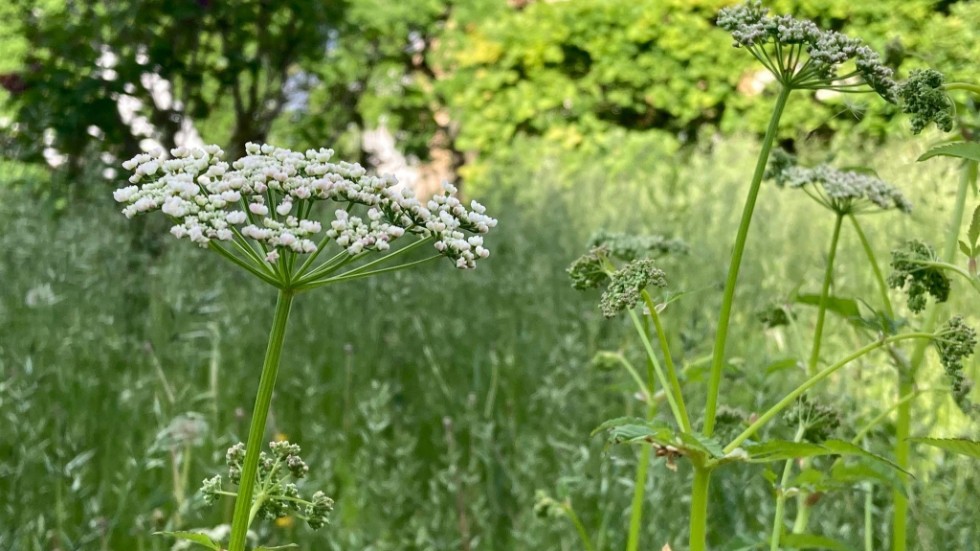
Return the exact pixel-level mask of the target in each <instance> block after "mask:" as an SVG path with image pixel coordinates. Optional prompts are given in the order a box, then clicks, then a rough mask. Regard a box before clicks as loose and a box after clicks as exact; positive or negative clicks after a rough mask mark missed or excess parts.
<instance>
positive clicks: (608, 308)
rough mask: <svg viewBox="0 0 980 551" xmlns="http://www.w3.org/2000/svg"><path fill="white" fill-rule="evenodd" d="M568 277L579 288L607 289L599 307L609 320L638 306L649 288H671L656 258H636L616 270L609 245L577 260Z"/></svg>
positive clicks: (570, 267) (604, 290)
mask: <svg viewBox="0 0 980 551" xmlns="http://www.w3.org/2000/svg"><path fill="white" fill-rule="evenodd" d="M568 276H569V277H570V278H571V280H572V287H574V288H576V289H582V290H584V289H597V288H602V287H604V289H603V292H602V297H601V298H600V300H599V308H600V310H602V314H603V315H604V316H605V317H607V318H611V317H614V316H615V315H616V314H618V313H620V312H622V311H624V310H630V309H632V308H633V307H635V306H636V304H637V303H638V302H639V301H640V300H641V298H642V293H643V291H644V290H646V288H647V287H650V286H654V287H666V286H667V277H666V275H665V274H664V272H663V270H661V269H659V268H657V267H656V265H655V264H654V261H653V260H652V259H650V258H639V259H635V260H632V261H631V262H628V263H626V264H625V265H624V266H623V267H622V268H620V269H616V268H615V266H614V265H613V263H612V261H611V260H610V254H609V249H608V248H607V247H606V246H601V247H595V248H593V249H592V250H591V251H589V252H588V253H586V254H584V255H582V256H581V257H579V258H578V259H576V260H575V262H573V263H572V265H571V266H569V268H568Z"/></svg>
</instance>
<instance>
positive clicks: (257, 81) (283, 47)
mask: <svg viewBox="0 0 980 551" xmlns="http://www.w3.org/2000/svg"><path fill="white" fill-rule="evenodd" d="M729 3H730V2H727V1H722V0H696V1H686V0H668V1H661V0H575V1H570V2H547V1H533V0H524V1H510V2H484V1H480V0H404V1H400V2H386V1H381V0H347V1H331V2H318V1H313V0H290V1H285V2H272V1H265V0H261V1H260V0H249V1H243V2H227V1H220V0H179V1H176V2H170V1H162V0H129V1H113V2H75V1H66V0H17V1H14V2H11V3H8V4H5V5H4V6H3V7H0V15H2V17H3V20H4V21H6V22H7V23H5V25H4V26H3V28H0V41H2V42H0V44H2V49H3V51H4V52H5V53H6V55H5V56H4V58H3V59H2V60H0V85H2V87H3V89H4V91H2V92H0V97H2V102H3V108H2V109H3V111H2V112H3V113H5V116H4V117H3V119H2V134H0V140H2V141H0V144H2V147H3V150H2V151H3V154H4V156H6V157H8V158H15V159H19V160H21V161H24V162H27V163H42V162H45V155H44V151H45V149H48V151H49V154H48V157H47V162H48V163H51V158H52V155H53V154H55V153H57V154H58V155H59V157H57V158H59V159H62V160H63V161H64V163H63V164H61V165H60V166H62V167H63V168H64V172H65V173H67V174H68V175H69V176H77V175H78V174H80V173H83V172H84V171H86V170H90V171H93V172H98V171H100V170H101V169H102V168H103V167H104V166H106V165H115V164H116V163H117V162H118V160H119V159H121V158H124V157H129V156H131V155H133V154H135V153H136V152H138V151H139V150H140V149H141V147H142V148H146V147H148V146H149V145H150V144H151V142H146V141H144V142H143V144H142V146H141V141H143V140H147V139H151V140H152V141H153V142H152V143H156V144H159V145H162V146H164V147H167V148H170V147H173V145H174V144H175V142H177V141H179V140H182V139H187V138H188V136H193V135H195V134H200V135H201V138H202V139H203V140H204V141H206V142H217V143H220V144H223V145H224V146H225V147H226V149H227V150H229V151H230V153H231V154H232V155H233V156H234V155H237V154H239V153H240V152H241V151H242V150H243V147H244V144H245V143H246V142H247V141H250V140H251V141H264V140H267V139H271V140H273V141H276V142H278V143H282V144H283V145H287V146H291V147H300V148H302V147H309V146H314V145H316V146H319V145H330V146H332V147H335V148H337V149H339V150H340V151H341V152H342V153H344V154H345V155H348V156H352V157H354V158H358V159H360V160H361V161H362V163H364V164H371V163H372V158H371V156H370V155H369V154H368V152H367V151H366V149H365V147H364V140H363V135H364V132H365V131H370V130H372V129H375V128H378V127H380V126H383V127H385V128H386V129H387V130H388V131H390V132H391V133H392V134H393V135H394V137H395V140H396V145H397V148H398V149H399V150H400V152H401V153H402V154H404V155H406V156H407V157H408V159H409V161H410V162H411V161H412V160H413V159H418V160H419V161H421V162H426V161H429V160H432V159H437V160H439V161H440V163H441V172H440V175H441V176H443V177H456V176H459V175H463V176H467V177H469V178H470V179H471V180H475V181H477V182H479V181H480V180H481V178H482V177H483V176H485V174H486V172H485V167H486V166H487V165H486V162H485V161H487V160H488V159H492V158H494V157H495V156H498V155H505V156H506V155H508V154H509V150H510V149H511V148H513V147H514V144H515V140H517V141H519V142H521V143H522V144H524V145H522V148H524V147H527V146H528V143H529V142H527V139H531V143H533V144H534V145H533V146H534V147H538V148H543V149H546V150H549V151H559V152H560V151H578V152H581V151H582V150H585V151H590V150H591V151H597V152H601V151H607V150H608V148H611V147H616V144H618V143H620V142H621V141H622V140H623V139H626V140H630V139H632V138H627V137H625V135H624V134H623V133H624V132H626V133H633V132H641V133H644V135H645V136H646V137H645V138H642V139H643V140H653V141H654V142H655V143H657V144H660V145H663V146H665V151H668V152H669V151H671V150H673V149H675V148H676V147H677V146H678V145H680V144H684V143H692V142H695V141H697V140H698V139H699V137H701V136H705V135H711V134H716V133H718V132H721V133H726V134H727V133H733V132H744V131H751V132H756V131H758V129H759V128H760V127H761V126H760V120H761V118H762V117H764V116H765V115H764V113H763V111H764V109H765V107H760V106H764V105H766V102H759V101H756V100H755V99H754V96H756V95H759V94H764V93H766V87H765V85H766V82H765V81H764V80H762V73H759V72H757V69H756V68H755V66H754V65H753V63H752V60H751V58H750V56H744V55H740V54H741V52H739V51H737V50H735V49H733V48H731V47H729V46H730V39H729V38H728V36H727V34H726V33H724V32H721V31H719V30H718V29H715V28H714V17H715V14H716V13H717V11H718V9H719V8H720V7H722V6H724V5H726V4H729ZM772 7H773V9H775V10H778V11H786V12H792V13H796V14H799V15H801V16H806V17H810V18H813V19H815V20H816V21H817V22H818V23H820V24H821V25H823V26H826V27H831V28H836V29H841V30H845V31H846V30H847V28H848V27H855V28H860V29H861V30H862V32H863V36H864V38H865V39H866V40H867V41H868V42H870V43H871V44H872V46H874V47H876V48H878V49H879V50H881V51H885V52H887V54H888V60H889V62H890V63H891V64H893V65H895V66H900V69H901V71H902V72H904V71H905V70H907V69H908V68H912V67H916V66H922V65H941V66H943V67H944V68H945V70H946V71H947V73H949V74H951V75H952V76H953V77H954V78H955V76H956V73H957V71H958V70H966V69H965V68H966V64H967V63H968V62H969V61H970V60H973V59H976V56H977V54H978V53H980V51H978V50H980V46H977V44H976V40H974V39H973V38H972V37H971V34H972V32H973V30H974V29H976V28H978V27H980V5H978V3H976V2H955V1H954V2H949V1H935V0H913V1H895V2H880V3H858V4H855V3H853V2H848V1H846V0H834V1H829V2H812V1H782V2H774V3H773V6H772ZM899 37H901V40H899ZM924 44H929V49H928V51H929V54H928V55H925V54H920V53H919V52H920V50H922V51H924V49H923V48H922V46H923V45H924ZM733 74H741V78H737V79H736V78H732V77H731V75H733ZM812 101H813V102H814V103H815V104H818V105H817V106H816V107H817V108H816V109H814V108H813V107H814V106H812V105H811V106H806V105H802V106H801V104H797V106H796V108H795V109H794V110H791V111H790V112H789V113H788V114H787V115H786V120H787V124H786V127H788V128H807V129H810V133H811V134H810V135H811V136H820V137H831V136H833V135H834V134H835V132H837V131H838V130H840V129H842V128H847V129H857V130H859V131H860V132H861V133H864V134H865V135H870V136H876V137H880V136H883V135H884V134H886V133H887V132H889V131H890V130H892V129H891V128H890V127H889V123H887V120H888V119H887V117H886V118H885V119H882V118H881V117H866V116H865V114H866V113H865V107H864V106H863V104H862V102H861V98H860V97H857V98H854V97H847V98H845V97H840V96H834V95H832V94H826V95H823V96H820V95H818V96H817V97H815V98H814V99H813V100H812ZM881 120H885V121H886V122H885V123H881V122H878V121H881ZM866 121H868V122H866ZM870 121H876V122H870ZM651 133H659V135H658V136H657V137H655V138H654V137H652V136H651ZM105 154H108V155H105ZM72 179H73V178H68V181H72Z"/></svg>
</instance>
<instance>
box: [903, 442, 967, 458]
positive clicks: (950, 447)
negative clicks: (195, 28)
mask: <svg viewBox="0 0 980 551" xmlns="http://www.w3.org/2000/svg"><path fill="white" fill-rule="evenodd" d="M909 441H910V442H917V443H919V444H925V445H927V446H933V447H936V448H939V449H942V450H946V451H948V452H953V453H958V454H960V455H965V456H967V457H972V458H974V459H980V442H977V441H975V440H967V439H966V438H909Z"/></svg>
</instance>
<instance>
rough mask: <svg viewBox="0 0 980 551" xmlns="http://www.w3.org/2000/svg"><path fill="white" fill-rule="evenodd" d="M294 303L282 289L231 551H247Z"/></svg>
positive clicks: (247, 446)
mask: <svg viewBox="0 0 980 551" xmlns="http://www.w3.org/2000/svg"><path fill="white" fill-rule="evenodd" d="M292 303H293V291H292V290H291V289H280V290H279V297H278V300H277V301H276V313H275V317H274V318H273V321H272V330H271V331H270V332H269V344H268V346H267V348H266V350H265V361H264V362H263V363H262V376H261V378H260V379H259V390H258V393H257V394H256V396H255V407H254V408H253V409H252V423H251V425H250V427H249V430H248V441H246V442H245V464H244V465H243V466H242V478H241V484H240V485H239V487H238V498H237V499H235V513H234V515H233V516H232V523H231V542H230V543H229V544H228V551H245V535H246V533H247V532H248V525H249V512H250V509H251V506H252V492H253V490H254V488H255V479H256V474H257V473H258V466H259V452H260V451H261V450H262V441H263V437H264V435H265V421H266V418H267V417H268V415H269V406H270V405H271V404H272V391H273V389H274V388H275V386H276V376H277V375H278V373H279V356H280V355H281V353H282V345H283V340H284V339H285V336H286V322H287V321H288V320H289V309H290V307H291V306H292Z"/></svg>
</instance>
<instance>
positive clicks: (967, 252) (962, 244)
mask: <svg viewBox="0 0 980 551" xmlns="http://www.w3.org/2000/svg"><path fill="white" fill-rule="evenodd" d="M970 228H971V229H972V228H973V226H970ZM959 244H960V252H961V253H963V254H965V255H966V256H968V257H969V256H973V249H971V248H970V246H969V245H967V244H966V243H965V242H963V240H962V239H960V240H959Z"/></svg>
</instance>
